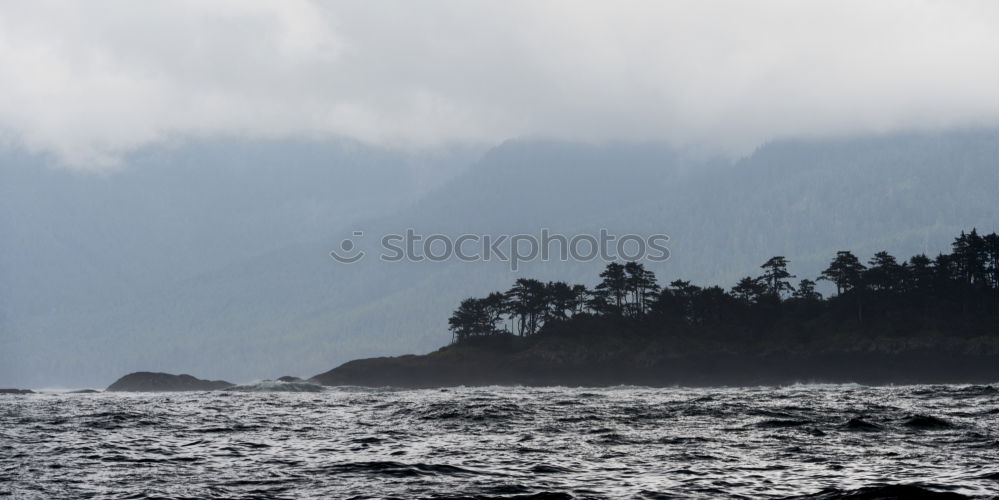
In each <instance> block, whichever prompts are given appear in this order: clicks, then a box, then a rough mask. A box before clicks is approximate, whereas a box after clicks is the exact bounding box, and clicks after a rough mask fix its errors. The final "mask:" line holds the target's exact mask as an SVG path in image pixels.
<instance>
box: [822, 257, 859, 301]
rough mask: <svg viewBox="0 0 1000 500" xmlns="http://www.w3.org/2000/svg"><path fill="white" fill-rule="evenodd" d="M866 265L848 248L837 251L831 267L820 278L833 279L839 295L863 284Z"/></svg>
mask: <svg viewBox="0 0 1000 500" xmlns="http://www.w3.org/2000/svg"><path fill="white" fill-rule="evenodd" d="M864 270H865V266H864V265H863V264H862V263H861V261H859V260H858V258H857V257H855V256H854V254H853V253H851V252H849V251H847V250H841V251H839V252H837V257H836V258H834V259H833V262H831V263H830V267H828V268H826V270H825V271H823V273H822V274H821V275H820V277H819V279H820V280H826V281H832V282H833V284H834V285H836V287H837V295H840V294H842V293H844V292H847V291H850V290H852V289H854V288H856V287H857V286H859V285H860V284H861V273H862V272H863V271H864Z"/></svg>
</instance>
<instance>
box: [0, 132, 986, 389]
mask: <svg viewBox="0 0 1000 500" xmlns="http://www.w3.org/2000/svg"><path fill="white" fill-rule="evenodd" d="M255 148H263V149H264V150H265V151H264V152H258V151H256V150H255ZM261 158H264V159H265V160H261ZM477 158H478V159H477ZM2 161H3V163H4V164H3V166H2V167H0V176H3V182H0V229H2V234H4V235H5V237H4V240H3V241H2V242H0V272H2V273H3V274H2V276H3V283H4V284H3V286H2V289H0V297H2V299H3V300H2V301H0V314H2V315H3V316H0V328H2V330H3V335H2V336H0V384H6V385H16V386H31V385H34V386H38V385H46V384H58V383H63V384H70V383H71V382H70V381H72V383H73V384H75V385H95V384H104V383H108V382H109V381H110V380H113V379H114V378H115V377H116V376H118V375H120V374H121V373H128V372H132V371H139V370H151V371H167V372H175V373H176V372H189V373H198V374H200V375H202V376H207V377H210V378H225V379H228V380H235V381H242V380H248V379H256V378H261V377H269V376H274V375H277V374H282V373H289V372H292V373H319V372H320V371H322V370H325V369H328V368H329V367H330V366H335V365H336V364H339V363H341V362H344V361H347V360H349V359H354V358H358V357H366V356H376V355H393V354H402V353H406V352H428V351H430V350H432V349H435V348H437V347H438V346H440V345H441V344H442V343H444V342H446V341H447V339H448V338H449V334H448V332H447V330H446V326H447V325H446V319H447V317H448V315H449V313H450V312H451V310H452V309H453V308H454V306H455V304H456V303H457V302H458V300H459V299H461V298H462V297H465V296H469V295H480V294H482V293H483V291H484V290H488V289H505V288H507V287H509V285H510V283H511V282H512V281H513V280H514V279H515V278H516V277H518V276H532V277H537V278H540V279H567V280H570V281H573V280H577V281H580V282H585V283H587V284H593V283H591V282H590V281H591V280H592V276H594V275H595V274H596V273H595V270H599V269H600V268H601V267H603V263H602V262H596V261H595V262H584V263H574V262H565V263H564V262H548V263H539V262H534V263H528V264H527V265H525V266H524V267H523V268H522V269H521V270H520V271H519V272H517V273H512V272H511V271H510V270H509V269H508V268H507V265H506V264H505V263H502V262H496V261H494V262H476V263H464V262H457V261H454V260H452V261H448V262H441V263H431V262H419V263H403V262H381V261H379V260H378V259H377V258H375V254H377V253H378V252H379V249H378V248H377V244H378V240H379V238H380V237H381V235H383V234H386V233H389V232H400V231H404V230H405V229H406V228H413V229H415V230H416V231H418V232H420V233H423V234H432V233H442V234H452V235H455V234H459V233H462V232H473V233H477V234H512V233H518V232H525V233H531V234H538V232H539V230H540V229H541V228H543V227H546V228H549V229H551V230H552V231H553V232H559V233H563V234H567V235H572V234H577V233H588V234H594V233H596V232H597V230H599V229H601V228H606V229H608V230H609V231H610V232H612V233H613V234H624V233H627V232H636V233H640V234H649V233H664V234H667V235H669V236H670V237H671V240H670V242H669V244H668V246H669V247H670V250H671V258H670V260H669V261H667V262H665V263H658V264H657V263H650V264H648V267H650V268H651V269H653V270H654V271H655V272H656V273H657V274H658V275H659V276H660V277H661V281H668V280H673V279H677V278H684V279H691V280H693V281H695V282H696V283H729V284H733V283H735V281H736V280H737V279H738V278H739V277H741V276H743V275H747V274H756V273H757V271H758V269H757V267H758V266H759V265H760V264H761V263H763V262H764V260H766V259H767V258H768V257H770V256H772V255H784V256H786V257H787V258H788V259H789V260H790V261H791V265H790V270H791V271H792V272H793V273H794V274H798V275H799V276H800V277H815V275H816V274H818V271H819V270H820V269H821V268H822V267H821V266H823V265H824V264H825V263H826V262H827V261H828V260H829V259H830V258H831V257H832V255H833V254H834V253H835V251H836V250H841V249H850V250H853V251H855V252H856V253H857V254H859V255H861V256H863V258H864V259H867V258H868V257H869V256H870V255H871V254H872V253H874V252H875V251H877V250H883V249H884V250H888V251H890V252H892V253H896V254H899V255H911V254H913V253H918V252H928V253H935V252H938V251H944V250H947V246H948V244H949V243H950V241H951V238H952V237H953V235H954V234H956V233H958V231H959V230H961V229H963V228H965V229H967V228H970V227H973V226H976V227H979V228H980V229H981V231H983V232H991V231H995V230H996V229H997V208H996V200H997V188H996V186H997V161H998V158H997V131H996V130H957V131H947V132H939V133H908V134H891V135H884V136H869V137H845V138H837V139H810V140H784V141H776V142H774V143H770V144H767V145H764V146H761V147H760V148H759V149H758V150H757V151H755V152H754V153H753V154H751V155H749V156H747V157H746V158H742V159H739V160H736V161H727V160H721V159H711V160H705V159H698V158H693V157H691V156H689V155H685V154H681V153H679V152H677V151H674V150H672V149H670V148H668V147H665V146H662V145H657V144H607V145H582V144H573V143H564V142H547V141H509V142H507V143H504V144H502V145H500V146H498V147H496V148H494V149H492V150H490V151H488V152H486V153H485V154H482V155H481V156H480V152H479V151H477V150H475V149H474V148H469V149H464V150H452V151H448V152H439V153H436V155H425V156H422V157H414V156H413V155H405V154H401V153H393V152H387V151H381V150H374V149H370V148H369V149H366V148H363V147H361V146H357V145H354V146H351V147H344V146H330V145H323V144H314V143H304V144H303V145H301V146H297V145H294V144H292V145H287V144H286V145H282V146H281V147H277V146H275V147H273V148H272V149H268V148H267V147H265V146H255V145H240V147H238V148H235V149H230V150H227V149H226V147H223V146H216V145H214V144H202V145H199V146H197V147H191V148H190V149H189V148H187V147H180V148H179V149H178V150H175V151H173V152H171V151H166V152H147V153H145V155H140V156H139V157H137V159H135V162H136V165H133V166H132V167H130V168H129V169H127V170H124V171H122V172H120V173H113V174H110V175H100V176H95V175H92V174H78V173H69V172H64V171H57V170H51V169H45V168H39V166H38V165H37V163H38V161H37V160H36V159H33V157H25V156H23V155H22V156H17V155H14V154H8V155H7V156H6V157H4V159H3V160H2ZM33 163H34V164H33ZM246 164H253V165H257V166H256V167H253V168H246V166H245V165H246ZM415 165H416V166H415ZM439 165H443V166H442V168H441V170H440V171H443V172H446V173H445V174H441V175H439V176H438V177H435V178H433V179H432V180H426V178H425V177H421V175H420V174H421V172H430V171H438V170H435V169H436V168H438V166H439ZM422 179H423V180H422ZM355 229H359V230H363V231H364V233H365V236H364V237H363V238H360V239H359V241H358V243H359V245H361V248H363V249H366V250H368V251H369V252H370V255H369V257H368V258H366V259H365V260H363V261H362V262H361V263H358V264H353V265H344V264H338V263H336V262H334V261H333V260H332V259H330V258H329V257H328V255H327V254H328V252H329V251H330V250H333V249H335V248H337V247H338V245H340V242H341V240H342V239H344V238H347V237H350V236H351V231H352V230H355ZM845 247H846V248H845Z"/></svg>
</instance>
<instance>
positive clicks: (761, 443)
mask: <svg viewBox="0 0 1000 500" xmlns="http://www.w3.org/2000/svg"><path fill="white" fill-rule="evenodd" d="M997 453H998V450H997V388H996V387H995V386H909V387H875V388H869V387H856V386H792V387H785V388H759V389H642V388H614V389H567V388H544V389H533V388H510V387H490V388H458V389H447V390H421V391H389V390H384V391H380V390H364V389H349V388H341V389H331V390H327V391H324V392H320V393H276V392H267V393H252V392H250V393H247V392H211V393H190V394H189V393H167V394H121V393H118V394H60V395H54V394H39V395H28V396H0V496H2V495H12V496H14V497H16V498H46V499H47V498H88V497H90V498H217V497H225V498H233V497H236V498H350V497H358V498H371V497H376V498H378V497H400V498H414V497H463V496H464V497H468V496H472V497H477V498H609V497H610V498H635V497H638V498H667V497H669V498H676V497H680V498H720V497H739V496H743V497H752V498H763V497H786V496H802V495H823V496H821V498H841V497H842V496H848V497H849V496H850V495H855V496H858V495H863V494H866V493H872V492H880V491H881V492H885V493H893V492H895V493H902V494H904V495H903V496H904V497H907V496H910V495H912V494H914V493H921V492H923V493H926V492H931V491H937V492H952V493H955V494H961V495H970V496H985V497H993V496H995V495H997V481H998V479H997V477H998V476H997V470H998V458H997V456H998V455H997ZM887 485H913V487H911V488H908V489H902V490H899V489H895V490H894V489H893V488H891V487H888V486H887ZM532 495H534V496H532Z"/></svg>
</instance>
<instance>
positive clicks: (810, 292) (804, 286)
mask: <svg viewBox="0 0 1000 500" xmlns="http://www.w3.org/2000/svg"><path fill="white" fill-rule="evenodd" d="M792 297H794V298H796V299H801V300H807V301H818V300H822V299H823V295H821V294H820V293H819V292H817V291H816V282H814V281H812V280H807V279H803V280H802V281H799V286H798V287H796V289H795V291H794V292H792Z"/></svg>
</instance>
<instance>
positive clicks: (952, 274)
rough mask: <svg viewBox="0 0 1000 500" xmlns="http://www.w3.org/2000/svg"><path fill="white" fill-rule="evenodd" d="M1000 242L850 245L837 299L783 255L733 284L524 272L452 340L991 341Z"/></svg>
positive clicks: (637, 267) (639, 269)
mask: <svg viewBox="0 0 1000 500" xmlns="http://www.w3.org/2000/svg"><path fill="white" fill-rule="evenodd" d="M997 247H998V244H997V235H996V233H992V234H988V235H985V236H981V235H979V234H978V232H976V231H975V230H972V231H970V232H969V233H965V232H962V233H961V234H960V235H959V236H958V237H956V238H955V241H954V243H953V245H952V252H951V253H948V254H940V255H938V256H937V257H935V258H934V259H930V258H928V257H927V256H926V255H923V254H919V255H915V256H913V257H911V258H910V259H909V260H906V261H902V262H900V261H897V259H896V258H895V257H893V256H892V255H890V254H889V253H888V252H884V251H883V252H878V253H876V254H875V255H874V256H872V257H871V259H870V260H868V267H866V266H865V265H863V264H861V262H860V261H859V260H858V258H857V257H855V256H854V254H852V253H851V252H849V251H839V252H837V254H836V257H835V258H834V259H833V260H832V261H831V262H830V264H829V266H828V267H827V269H826V270H824V271H823V273H822V275H821V276H820V278H819V279H822V280H828V281H830V282H832V283H833V284H834V285H835V286H836V288H837V293H836V295H834V296H831V297H829V298H824V297H823V296H822V295H820V294H819V293H818V292H817V291H816V283H815V282H813V281H812V280H809V279H802V280H800V281H799V282H798V284H797V285H796V286H794V287H793V286H792V285H791V284H790V283H789V279H790V278H793V276H792V275H791V274H790V273H789V271H788V261H787V259H785V258H784V257H782V256H776V257H772V258H771V259H768V261H767V262H765V263H764V264H763V265H762V266H761V268H762V269H763V270H764V272H763V274H762V276H760V277H758V278H753V277H745V278H743V279H741V280H739V282H738V283H737V284H736V285H735V286H734V287H732V289H731V290H730V291H728V292H727V291H725V290H724V289H722V288H720V287H718V286H709V287H705V288H702V287H699V286H697V285H694V284H692V283H691V282H690V281H686V280H682V279H676V280H673V281H671V282H670V284H669V285H668V286H665V287H664V288H663V289H662V290H661V289H660V287H659V285H658V284H657V283H656V277H655V276H654V275H653V273H652V272H650V271H649V270H647V269H645V267H644V266H643V265H642V264H640V263H637V262H628V263H626V264H619V263H615V262H612V263H609V264H607V266H606V267H605V268H604V270H603V271H602V272H601V273H600V283H599V284H598V285H597V286H596V287H595V288H594V289H593V290H588V289H587V287H586V286H584V285H580V284H577V285H572V286H571V285H569V284H568V283H565V282H562V281H550V282H548V283H543V282H541V281H538V280H535V279H529V278H521V279H518V280H516V281H515V282H514V284H513V286H511V288H510V289H509V290H508V291H506V292H504V293H501V292H493V293H491V294H489V295H488V296H486V297H485V298H467V299H465V300H463V301H461V303H460V304H459V306H458V308H457V309H456V310H455V311H454V312H453V313H452V315H451V317H450V318H449V319H448V328H449V330H451V332H452V340H453V342H464V341H466V340H469V339H471V338H473V337H495V336H514V335H517V336H522V337H532V338H534V337H535V336H539V335H547V334H549V333H550V332H553V333H552V334H553V335H567V334H571V333H573V332H576V331H580V330H582V331H590V332H594V331H602V332H616V333H617V332H626V331H638V332H642V335H666V336H668V338H677V337H678V336H681V335H688V336H689V339H688V340H689V341H691V342H695V343H696V345H698V344H697V343H698V342H702V343H713V342H714V343H719V344H718V345H724V346H729V347H727V348H734V349H737V348H742V347H741V346H745V345H747V344H748V343H750V344H752V343H757V344H759V345H762V346H763V347H765V348H767V349H774V348H782V347H783V346H784V345H785V344H786V343H788V342H790V341H792V342H796V343H797V344H796V345H798V343H803V342H805V343H807V342H809V341H810V339H811V338H816V339H821V340H823V342H826V345H829V342H830V341H831V340H840V339H841V337H838V336H837V335H840V334H841V333H842V332H845V331H846V332H853V333H852V334H859V333H858V332H866V335H895V336H899V337H903V338H906V337H907V336H919V335H924V337H922V338H921V342H924V341H930V340H928V339H936V338H938V337H941V336H945V337H948V336H956V337H967V338H971V337H972V336H975V335H978V336H980V337H976V338H986V337H988V336H993V335H995V332H996V331H997V329H998V327H1000V325H997V310H996V304H997V300H998V295H997V293H998V292H997V253H998V248H997ZM789 292H790V293H789ZM588 312H589V314H588ZM863 313H864V315H863ZM865 316H867V318H866V317H865ZM862 319H865V322H862ZM508 321H509V325H510V326H509V327H507V326H506V325H507V324H508V323H507V322H508ZM498 324H499V325H501V326H502V328H498V327H497V325H498ZM887 332H888V333H887ZM928 332H929V333H928ZM984 332H988V334H987V333H984ZM823 335H826V336H827V337H826V338H824V337H823ZM524 342H530V340H528V339H525V340H524ZM823 342H820V343H821V344H822V343H823ZM918 343H919V342H918ZM706 345H707V344H706ZM798 348H799V347H796V349H798Z"/></svg>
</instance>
